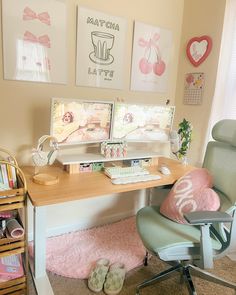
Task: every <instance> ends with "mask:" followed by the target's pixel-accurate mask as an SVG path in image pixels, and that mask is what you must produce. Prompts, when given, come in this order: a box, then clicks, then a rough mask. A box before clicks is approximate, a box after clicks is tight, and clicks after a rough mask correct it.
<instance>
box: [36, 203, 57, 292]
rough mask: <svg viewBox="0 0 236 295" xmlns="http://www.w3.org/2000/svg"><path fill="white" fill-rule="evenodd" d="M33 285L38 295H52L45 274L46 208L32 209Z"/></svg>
mask: <svg viewBox="0 0 236 295" xmlns="http://www.w3.org/2000/svg"><path fill="white" fill-rule="evenodd" d="M33 276H34V283H35V287H36V289H37V294H38V295H45V294H47V295H53V294H54V293H53V290H52V286H51V284H50V282H49V279H48V276H47V273H46V207H44V206H42V207H34V275H33Z"/></svg>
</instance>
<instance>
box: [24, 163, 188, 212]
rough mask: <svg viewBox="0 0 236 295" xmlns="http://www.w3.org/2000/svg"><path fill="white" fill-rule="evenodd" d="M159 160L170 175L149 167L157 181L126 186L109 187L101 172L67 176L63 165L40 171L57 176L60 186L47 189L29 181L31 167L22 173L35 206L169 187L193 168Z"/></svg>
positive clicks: (107, 179) (32, 169) (30, 178)
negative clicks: (168, 170)
mask: <svg viewBox="0 0 236 295" xmlns="http://www.w3.org/2000/svg"><path fill="white" fill-rule="evenodd" d="M158 161H159V165H161V164H165V165H167V166H168V167H169V169H170V170H171V175H168V176H165V175H162V174H160V173H159V172H158V167H157V166H152V167H150V168H148V169H149V170H150V173H151V174H159V175H160V176H161V179H160V180H154V181H146V182H137V183H131V184H125V185H114V184H112V183H111V180H110V178H108V177H107V176H106V175H105V174H104V173H103V172H88V173H79V174H69V173H67V172H65V171H64V170H63V167H62V166H60V167H58V166H49V167H45V168H44V169H43V171H42V172H43V173H48V174H50V175H56V176H58V177H59V183H57V184H54V185H48V186H46V185H40V184H36V183H34V182H33V181H32V176H33V173H34V167H32V166H25V167H22V170H23V172H24V173H25V177H26V181H27V186H28V193H29V198H30V200H31V202H32V204H33V205H34V206H36V207H37V206H46V205H53V204H58V203H63V202H68V201H75V200H82V199H87V198H92V197H97V196H103V195H107V194H114V193H122V192H128V191H135V190H140V189H146V188H152V187H155V186H161V185H167V184H172V183H174V182H175V181H176V180H177V179H178V178H180V177H181V176H182V175H184V174H185V173H186V172H188V171H190V170H192V169H194V168H193V167H192V166H185V165H183V164H181V163H180V162H178V161H176V160H172V159H168V158H164V157H161V158H159V160H158ZM40 172H41V171H40Z"/></svg>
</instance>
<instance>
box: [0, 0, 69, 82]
mask: <svg viewBox="0 0 236 295" xmlns="http://www.w3.org/2000/svg"><path fill="white" fill-rule="evenodd" d="M2 17H3V58H4V78H5V79H8V80H23V81H34V82H47V83H49V82H50V83H61V84H66V82H67V69H66V65H67V60H66V58H67V48H66V44H67V42H66V6H65V3H63V2H61V1H56V0H51V1H48V0H34V1H28V0H21V1H19V0H3V1H2Z"/></svg>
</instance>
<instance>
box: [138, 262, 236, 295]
mask: <svg viewBox="0 0 236 295" xmlns="http://www.w3.org/2000/svg"><path fill="white" fill-rule="evenodd" d="M190 269H191V270H192V271H193V272H194V274H196V275H197V276H200V277H201V278H203V279H206V280H208V281H211V282H214V283H217V284H220V285H223V286H226V287H229V288H233V289H235V290H236V283H232V282H229V281H227V280H225V279H222V278H220V277H218V276H216V275H214V274H211V273H209V272H207V271H205V270H203V269H201V268H199V267H196V266H194V265H191V264H187V265H184V264H183V263H178V264H177V265H175V266H173V267H171V268H169V269H167V270H164V271H162V272H161V273H159V274H157V275H155V276H153V277H152V278H150V279H148V280H146V281H144V282H143V283H141V284H139V285H138V286H137V287H136V295H140V293H139V291H140V289H143V288H145V287H147V286H150V285H153V284H155V283H156V282H158V281H161V280H163V279H166V278H167V277H168V276H170V275H171V274H173V273H175V272H176V271H179V272H180V273H181V276H182V278H184V279H185V281H186V283H187V286H188V289H189V294H191V295H196V294H197V292H196V290H195V287H194V284H193V281H192V277H191V274H190Z"/></svg>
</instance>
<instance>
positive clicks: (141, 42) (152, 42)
mask: <svg viewBox="0 0 236 295" xmlns="http://www.w3.org/2000/svg"><path fill="white" fill-rule="evenodd" d="M159 38H160V35H159V34H157V33H156V34H154V36H153V38H150V39H149V41H146V40H145V39H143V38H140V39H139V40H138V44H139V45H140V46H142V47H147V48H151V47H152V46H153V47H156V48H157V47H158V45H157V43H156V42H157V41H158V40H159Z"/></svg>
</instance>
